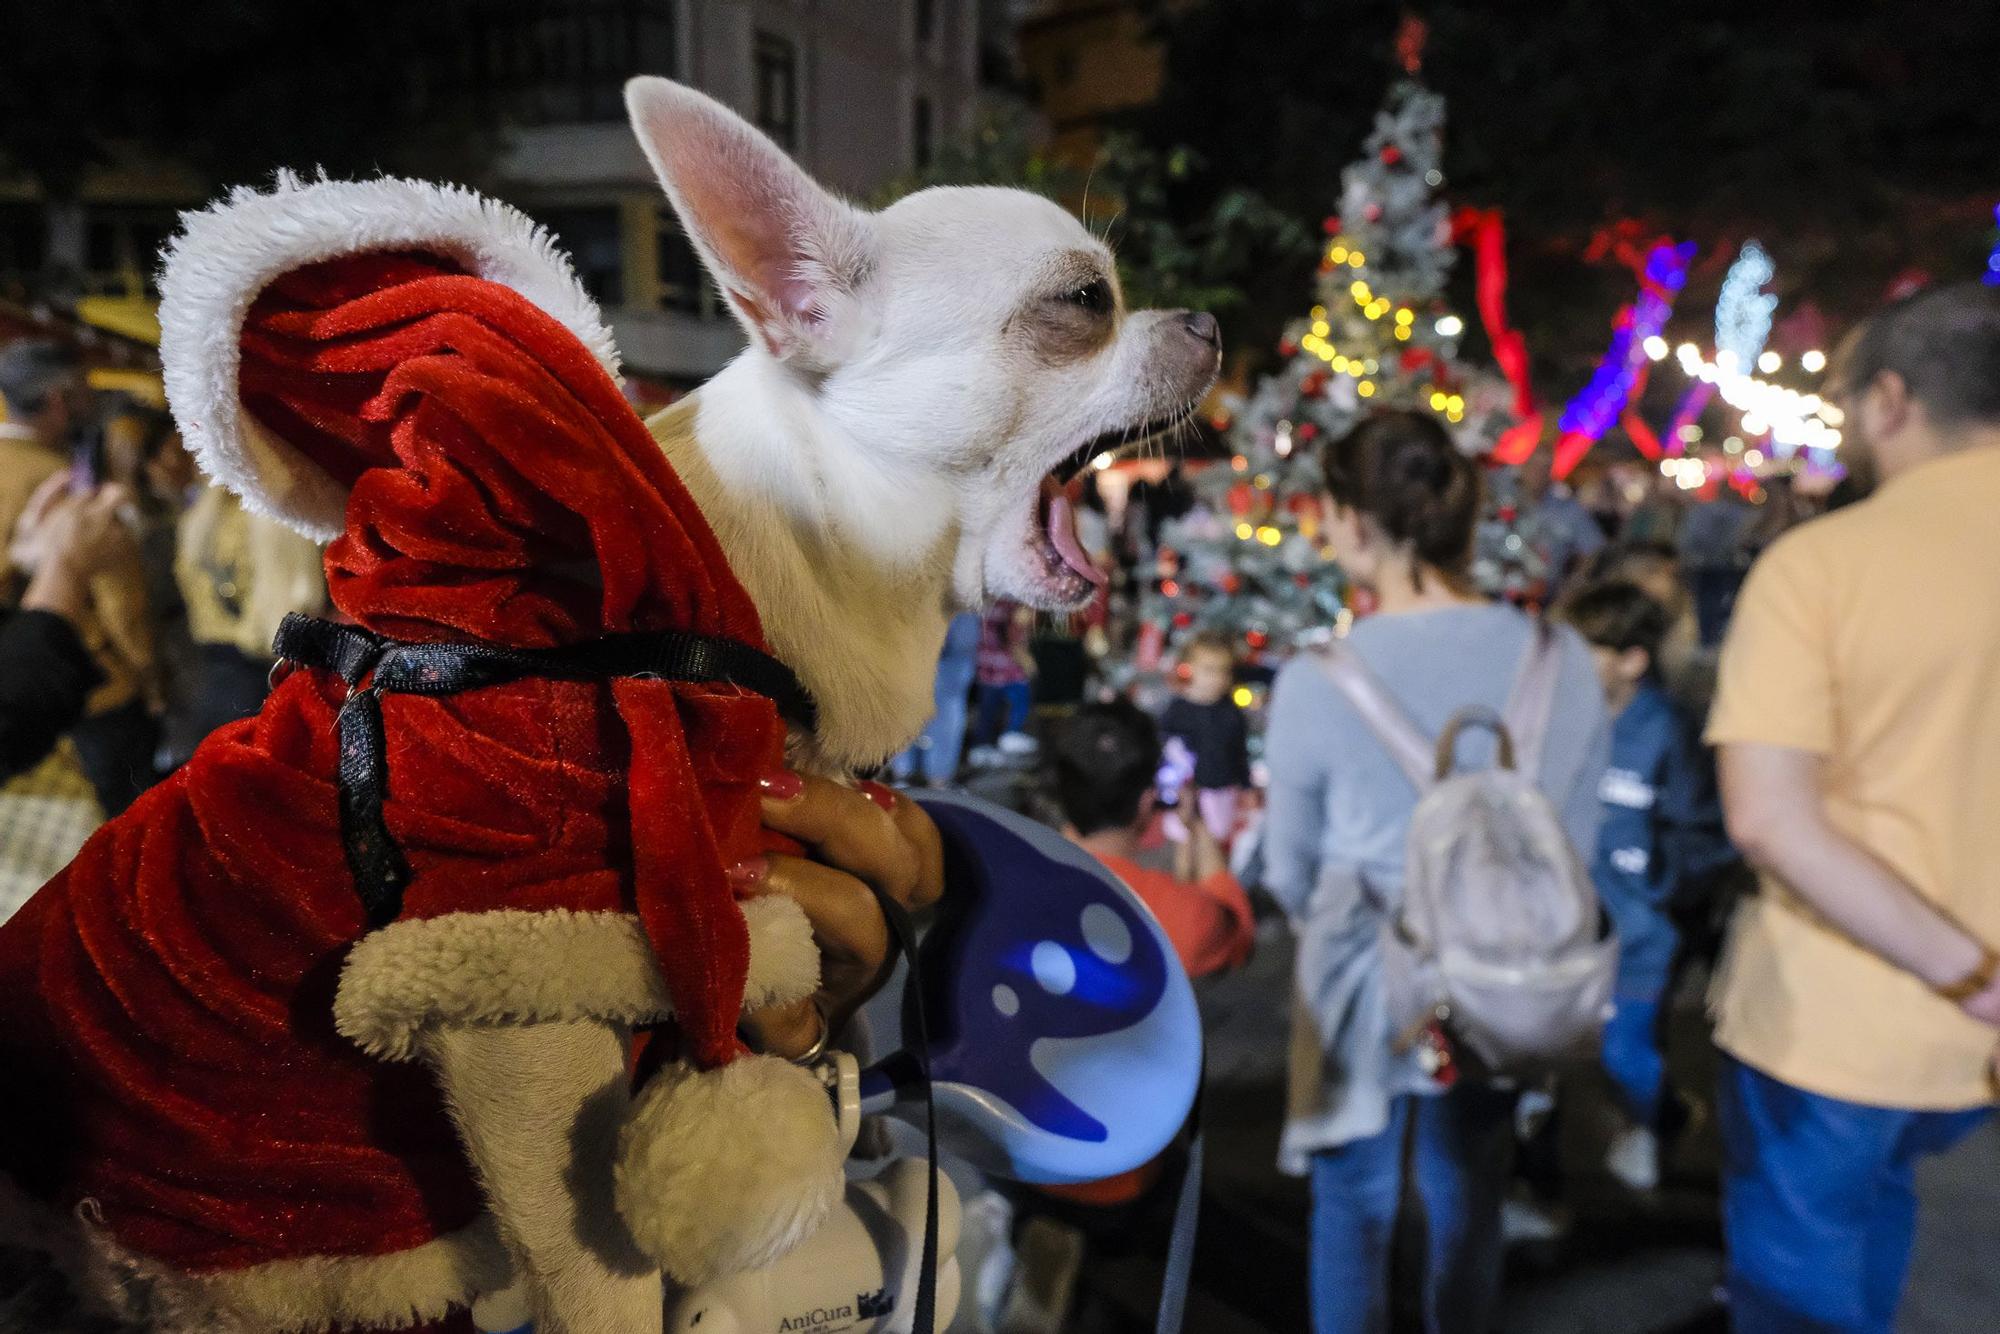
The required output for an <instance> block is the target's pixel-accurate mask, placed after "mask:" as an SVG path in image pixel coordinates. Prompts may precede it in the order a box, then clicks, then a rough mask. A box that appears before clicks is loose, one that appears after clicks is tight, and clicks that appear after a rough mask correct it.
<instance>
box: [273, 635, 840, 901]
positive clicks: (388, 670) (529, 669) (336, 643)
mask: <svg viewBox="0 0 2000 1334" xmlns="http://www.w3.org/2000/svg"><path fill="white" fill-rule="evenodd" d="M271 647H272V650H273V651H274V652H276V653H277V655H278V656H279V657H280V658H283V659H285V660H286V661H287V662H292V663H296V664H298V665H299V666H301V667H316V668H319V669H321V670H323V671H329V672H333V673H335V674H336V675H338V676H339V677H340V679H341V680H343V681H345V682H347V690H348V694H347V700H346V702H345V703H344V704H342V705H341V707H340V718H339V721H338V723H337V728H338V736H339V740H340V765H339V772H338V783H339V789H340V839H341V844H342V846H343V847H344V849H345V850H346V853H347V866H348V869H349V870H350V871H351V872H352V873H353V875H354V884H355V889H356V892H357V893H359V894H360V896H361V902H362V905H363V906H364V907H365V909H366V910H367V914H368V925H369V927H370V929H373V928H375V927H379V926H384V925H386V924H388V923H389V922H392V921H394V920H395V918H396V915H397V913H399V912H401V911H402V906H403V890H404V888H405V886H407V885H408V884H409V880H410V871H409V865H408V863H407V862H406V861H405V860H404V859H403V855H402V853H401V851H400V850H399V849H398V848H397V847H396V842H395V839H394V838H392V837H391V836H390V834H389V826H388V823H387V821H386V820H385V819H384V818H383V813H382V811H383V805H384V803H385V802H386V801H387V800H388V792H389V757H388V748H387V745H386V743H385V740H384V737H383V733H382V702H381V698H380V697H381V696H382V695H385V694H404V695H454V694H457V693H459V692H460V691H465V690H477V689H479V688H480V687H482V686H490V685H499V684H501V683H503V682H507V681H519V680H522V679H524V678H527V677H550V678H554V679H558V680H569V681H578V680H602V679H608V678H612V677H620V676H627V677H653V678H657V679H659V680H662V681H687V682H697V683H713V684H723V683H726V684H729V685H734V686H740V687H741V688H743V689H745V690H749V691H752V692H754V693H756V694H759V695H762V696H764V697H765V698H766V699H769V700H770V701H772V702H773V703H774V704H776V705H777V706H778V712H779V713H780V714H782V715H783V716H784V718H785V720H786V721H787V722H789V723H791V724H792V725H793V726H795V727H799V728H802V729H804V730H806V731H811V730H812V729H813V727H814V726H815V725H816V724H817V723H818V721H819V710H818V706H817V705H816V704H815V703H814V701H813V697H812V695H811V693H810V692H808V691H807V690H806V688H805V686H804V684H803V683H801V682H800V680H799V679H798V677H797V676H795V675H793V674H792V670H791V668H789V667H787V666H785V665H784V664H783V663H781V662H779V661H778V660H777V659H776V658H773V657H772V656H770V655H769V654H768V653H762V652H760V651H758V650H757V649H754V648H751V647H750V646H749V645H748V644H741V643H738V642H736V641H735V640H731V639H718V638H715V637H713V636H710V635H696V634H688V633H685V632H683V631H664V632H661V633H658V634H623V635H607V636H605V637H604V638H602V639H593V640H589V641H587V642H585V643H582V644H574V645H565V646H564V647H562V648H550V649H504V648H494V647H491V646H490V645H485V644H406V643H403V642H401V641H399V640H394V639H387V638H384V637H383V636H381V635H378V634H375V633H373V632H371V631H368V630H364V629H362V628H361V627H360V626H357V625H336V624H334V623H333V622H332V621H322V620H319V619H318V618H316V617H312V616H301V615H299V614H298V613H296V612H294V613H292V614H291V615H289V616H287V617H285V620H284V623H283V624H282V625H280V626H279V627H278V635H277V638H276V640H274V641H273V643H272V645H271ZM370 673H373V675H372V677H371V676H370ZM364 679H367V681H368V684H367V685H365V686H364V685H362V681H363V680H364Z"/></svg>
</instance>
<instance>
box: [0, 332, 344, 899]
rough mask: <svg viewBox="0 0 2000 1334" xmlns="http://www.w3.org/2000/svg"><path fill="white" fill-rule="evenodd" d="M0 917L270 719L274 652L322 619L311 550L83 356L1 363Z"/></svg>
mask: <svg viewBox="0 0 2000 1334" xmlns="http://www.w3.org/2000/svg"><path fill="white" fill-rule="evenodd" d="M0 409H4V416H0V533H3V534H4V535H5V537H6V551H7V556H8V560H7V562H6V566H5V569H4V571H0V616H4V619H0V919H4V918H5V917H6V916H7V915H8V914H11V913H12V912H13V910H14V909H15V908H16V907H18V906H19V905H20V904H21V903H22V902H23V901H24V900H26V899H27V898H28V896H30V895H31V894H33V893H34V891H35V890H37V889H39V888H40V887H41V886H42V884H43V883H44V882H45V881H47V880H48V878H49V877H50V876H52V875H53V874H55V872H56V871H58V870H60V869H61V868H62V867H63V866H64V865H65V864H67V863H68V861H69V859H70V858H71V857H73V856H74V855H75V854H76V851H77V849H78V848H80V847H81V846H82V844H83V842H84V840H85V839H86V838H88V837H89V835H90V834H91V832H92V831H93V830H95V829H96V828H97V827H98V826H99V825H100V824H102V823H103V822H104V821H105V820H106V819H108V818H110V817H111V816H114V815H116V814H118V813H119V812H120V811H122V810H124V809H125V808H126V807H127V806H129V805H131V804H132V802H133V801H134V800H136V799H137V797H138V796H139V794H140V793H142V792H144V791H145V790H146V789H147V788H149V787H151V786H152V785H153V784H154V783H155V782H157V781H158V780H159V779H160V778H161V777H163V776H164V775H166V774H167V773H170V772H172V771H173V769H174V768H176V767H177V766H178V765H180V764H181V763H183V762H184V761H185V760H186V759H187V757H188V756H189V755H190V754H192V753H193V751H194V748H195V746H196V745H197V744H199V742H200V741H201V739H202V738H203V737H205V736H207V735H208V734H209V733H210V732H211V731H213V730H214V729H215V728H216V727H219V726H221V725H222V724H224V723H227V722H231V721H234V720H236V719H239V718H244V717H248V716H249V715H250V714H252V713H254V712H256V710H257V708H258V706H259V705H260V704H262V702H263V699H264V695H265V693H266V690H267V688H268V687H267V681H268V677H269V674H270V670H271V662H272V659H271V650H270V646H271V638H272V635H273V633H274V632H275V631H276V629H277V625H278V622H279V621H280V620H281V619H282V618H283V617H284V615H285V613H286V612H288V611H313V610H317V609H319V608H320V607H321V606H322V605H323V604H324V602H325V580H324V576H323V575H322V574H321V572H320V564H319V553H318V550H317V548H315V547H314V546H313V544H312V543H310V542H308V541H306V540H305V539H303V538H299V537H297V536H295V535H293V534H292V533H290V532H289V531H287V530H285V529H284V528H282V527H280V526H278V525H277V524H274V523H271V522H269V521H267V520H265V519H262V518H259V517H257V516H254V515H252V514H249V513H248V512H246V511H245V510H244V509H243V508H242V506H241V505H240V504H239V503H238V502H237V501H236V500H235V498H234V497H232V496H231V495H230V494H229V493H228V492H226V491H223V490H221V489H220V488H216V487H208V486H205V485H202V484H201V480H200V478H199V477H198V476H197V474H196V471H195V468H194V464H193V461H192V460H191V459H190V458H189V457H188V454H187V452H186V451H185V450H184V449H183V448H182V445H181V440H180V436H179V434H178V433H177V432H176V431H175V429H174V426H173V422H172V419H171V418H170V417H168V416H167V414H166V413H165V412H163V411H161V410H159V409H158V408H155V407H152V406H150V405H148V404H145V403H142V402H139V401H137V400H135V399H132V398H129V397H127V396H125V395H123V394H117V393H100V392H97V391H94V390H93V389H92V388H91V386H90V383H89V379H88V375H87V372H86V368H85V366H84V364H83V362H82V360H81V358H80V356H79V355H78V353H77V352H76V350H75V349H74V348H73V347H71V346H69V345H67V344H64V343H62V342H59V341H55V340H45V339H23V340H20V341H17V342H14V343H12V344H10V345H9V346H7V347H5V348H4V349H0Z"/></svg>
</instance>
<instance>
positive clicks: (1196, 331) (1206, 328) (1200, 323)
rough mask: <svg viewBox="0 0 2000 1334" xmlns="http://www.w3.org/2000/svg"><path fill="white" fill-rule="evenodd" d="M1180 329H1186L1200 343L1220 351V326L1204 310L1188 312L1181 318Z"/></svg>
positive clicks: (1213, 317)
mask: <svg viewBox="0 0 2000 1334" xmlns="http://www.w3.org/2000/svg"><path fill="white" fill-rule="evenodd" d="M1181 328H1183V329H1186V330H1187V331H1188V332H1189V333H1191V334H1193V335H1194V336H1195V337H1196V338H1198V339H1200V340H1201V341H1202V342H1204V343H1207V344H1208V345H1209V346H1210V347H1212V348H1215V349H1216V350H1218V351H1220V350H1221V348H1222V326H1221V325H1219V324H1217V323H1216V322H1215V316H1213V315H1211V314H1209V313H1208V312H1207V311H1205V310H1190V311H1188V312H1187V313H1185V314H1184V315H1182V316H1181Z"/></svg>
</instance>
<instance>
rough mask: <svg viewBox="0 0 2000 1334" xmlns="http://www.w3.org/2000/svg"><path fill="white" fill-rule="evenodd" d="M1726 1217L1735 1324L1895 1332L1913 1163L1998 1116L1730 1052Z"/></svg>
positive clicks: (1763, 1330)
mask: <svg viewBox="0 0 2000 1334" xmlns="http://www.w3.org/2000/svg"><path fill="white" fill-rule="evenodd" d="M1720 1081H1721V1088H1720V1090H1719V1097H1718V1098H1717V1109H1716V1110H1717V1113H1718V1116H1719V1118H1720V1121H1721V1129H1722V1152H1723V1169H1722V1225H1723V1232H1724V1235H1725V1236H1726V1238H1727V1239H1728V1243H1729V1304H1730V1310H1731V1313H1732V1317H1733V1319H1734V1322H1735V1328H1736V1331H1737V1334H1889V1331H1891V1330H1892V1329H1893V1328H1894V1327H1895V1322H1896V1307H1897V1305H1898V1304H1899V1303H1900V1302H1901V1301H1902V1296H1903V1279H1904V1277H1905V1275H1906V1274H1907V1273H1908V1271H1909V1267H1910V1247H1911V1244H1912V1243H1913V1242H1914V1240H1915V1238H1916V1231H1917V1195H1916V1190H1915V1188H1914V1185H1913V1176H1914V1169H1915V1166H1916V1160H1917V1159H1918V1158H1919V1157H1922V1156H1924V1155H1926V1154H1933V1153H1941V1152H1943V1151H1944V1150H1946V1149H1948V1148H1950V1147H1951V1146H1952V1145H1954V1144H1956V1143H1957V1142H1958V1141H1959V1140H1961V1139H1963V1138H1964V1137H1965V1136H1966V1135H1967V1134H1968V1133H1969V1132H1971V1131H1972V1130H1973V1129H1975V1128H1976V1127H1977V1126H1978V1125H1979V1123H1980V1122H1982V1121H1984V1120H1985V1119H1986V1118H1987V1116H1989V1115H1990V1114H1991V1112H1992V1109H1991V1108H1986V1107H1975V1108H1972V1109H1970V1110H1968V1111H1962V1112H1921V1111H1907V1110H1903V1109H1899V1108H1894V1107H1869V1106H1864V1105H1862V1104H1860V1103H1853V1102H1842V1101H1841V1100H1840V1099H1838V1098H1828V1097H1823V1096H1821V1095H1819V1094H1817V1093H1808V1092H1806V1091H1805V1090H1803V1089H1797V1088H1793V1087H1792V1086H1791V1085H1789V1084H1786V1083H1783V1082H1781V1081H1779V1080H1776V1079H1773V1078H1771V1076H1769V1075H1766V1074H1763V1073H1761V1072H1759V1071H1757V1070H1753V1069H1751V1068H1750V1067H1749V1066H1747V1065H1744V1064H1743V1063H1742V1062H1741V1061H1737V1060H1734V1059H1732V1058H1731V1057H1729V1056H1727V1055H1725V1056H1723V1058H1722V1070H1721V1075H1720Z"/></svg>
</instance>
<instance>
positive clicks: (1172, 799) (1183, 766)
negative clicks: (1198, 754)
mask: <svg viewBox="0 0 2000 1334" xmlns="http://www.w3.org/2000/svg"><path fill="white" fill-rule="evenodd" d="M1192 782H1194V752H1193V751H1191V750H1189V749H1188V748H1187V743H1186V742H1185V741H1183V740H1181V739H1180V738H1179V737H1177V736H1170V737H1168V738H1167V743H1166V745H1164V746H1162V747H1161V748H1160V768H1159V772H1158V773H1157V774H1155V775H1154V778H1153V789H1154V791H1155V792H1156V793H1157V794H1158V796H1159V802H1160V805H1162V806H1167V807H1174V806H1178V805H1180V803H1181V792H1182V791H1183V790H1185V789H1186V787H1187V786H1188V784H1190V783H1192Z"/></svg>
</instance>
